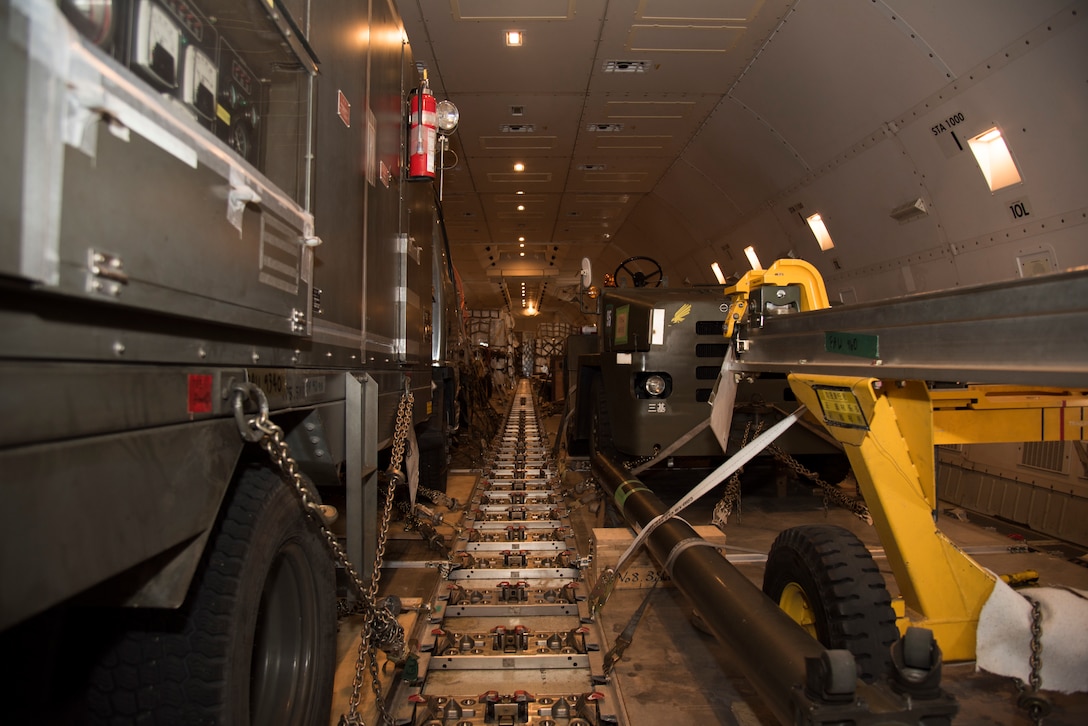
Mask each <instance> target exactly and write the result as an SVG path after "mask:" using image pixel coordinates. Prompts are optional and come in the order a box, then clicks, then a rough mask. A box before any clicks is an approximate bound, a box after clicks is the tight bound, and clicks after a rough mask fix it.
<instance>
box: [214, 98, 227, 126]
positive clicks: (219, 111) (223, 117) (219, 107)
mask: <svg viewBox="0 0 1088 726" xmlns="http://www.w3.org/2000/svg"><path fill="white" fill-rule="evenodd" d="M215 115H216V116H218V117H219V120H220V121H222V122H223V123H225V124H226V125H227V126H230V111H228V110H227V109H225V108H223V104H221V103H217V104H215Z"/></svg>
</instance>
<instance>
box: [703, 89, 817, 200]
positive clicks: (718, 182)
mask: <svg viewBox="0 0 1088 726" xmlns="http://www.w3.org/2000/svg"><path fill="white" fill-rule="evenodd" d="M683 158H684V160H685V161H686V162H687V163H689V164H691V165H692V166H694V167H696V168H698V169H699V170H700V171H701V172H702V173H703V174H704V175H706V177H707V179H708V180H710V181H711V183H712V184H714V186H716V187H717V188H719V189H721V191H722V194H723V195H725V196H726V197H727V198H729V199H730V200H732V202H733V203H735V204H736V205H737V207H738V208H739V210H740V211H741V212H742V213H744V214H747V213H749V212H750V211H751V210H752V209H755V208H756V207H758V206H759V205H761V204H763V203H764V202H766V201H767V200H769V199H771V198H773V197H774V195H775V194H776V193H777V192H778V191H779V190H781V189H783V188H786V187H789V186H791V185H793V184H796V183H797V182H798V181H799V180H800V179H801V178H802V177H803V176H804V175H805V174H806V173H808V172H809V169H807V168H806V167H805V166H804V165H803V164H802V161H801V160H800V159H799V158H797V156H795V155H794V153H793V151H792V150H791V149H790V147H789V146H788V145H787V144H784V143H783V141H782V139H781V138H779V137H778V136H776V135H775V134H774V133H773V130H772V129H771V128H769V127H768V126H767V125H766V124H764V123H763V122H762V121H760V120H759V119H758V118H756V116H754V115H753V114H752V113H751V112H750V111H748V110H747V109H746V108H744V106H742V105H741V104H740V103H737V102H735V101H726V102H723V103H722V105H720V106H719V107H718V108H717V109H716V110H715V111H714V113H713V114H711V116H710V117H709V118H708V119H707V123H706V125H705V126H704V127H703V128H702V129H701V130H700V131H699V134H698V135H697V136H696V137H695V138H694V139H693V140H692V142H691V144H690V145H689V146H688V148H687V149H686V150H685V151H684V156H683Z"/></svg>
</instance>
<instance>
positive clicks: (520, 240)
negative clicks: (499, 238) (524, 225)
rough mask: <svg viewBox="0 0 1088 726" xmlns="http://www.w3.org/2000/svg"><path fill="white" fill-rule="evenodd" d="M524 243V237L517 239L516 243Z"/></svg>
mask: <svg viewBox="0 0 1088 726" xmlns="http://www.w3.org/2000/svg"><path fill="white" fill-rule="evenodd" d="M524 241H525V238H524V237H518V242H524ZM524 246H525V245H522V247H524Z"/></svg>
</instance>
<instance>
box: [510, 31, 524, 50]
mask: <svg viewBox="0 0 1088 726" xmlns="http://www.w3.org/2000/svg"><path fill="white" fill-rule="evenodd" d="M523 40H525V35H524V33H522V32H521V31H520V30H507V31H506V44H507V45H512V46H517V45H521V42H522V41H523Z"/></svg>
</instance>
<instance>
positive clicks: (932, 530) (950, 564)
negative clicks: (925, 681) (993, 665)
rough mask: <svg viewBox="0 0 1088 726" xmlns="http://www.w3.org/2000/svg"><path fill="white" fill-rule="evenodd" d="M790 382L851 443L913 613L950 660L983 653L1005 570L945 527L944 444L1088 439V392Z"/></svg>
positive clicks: (813, 379)
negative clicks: (982, 634) (939, 468)
mask: <svg viewBox="0 0 1088 726" xmlns="http://www.w3.org/2000/svg"><path fill="white" fill-rule="evenodd" d="M789 382H790V387H791V388H792V389H793V392H794V394H795V395H796V396H797V398H798V400H800V401H801V402H802V403H804V404H805V406H807V407H808V409H809V411H810V412H811V413H812V414H814V415H816V417H817V419H818V420H819V421H820V423H822V424H823V425H824V427H825V428H826V429H827V430H828V432H830V433H831V435H832V436H834V437H835V438H836V439H837V440H838V441H840V442H841V443H842V444H843V447H844V448H845V450H846V455H847V456H848V457H849V459H850V464H851V466H852V467H853V470H854V475H855V476H856V477H857V479H858V484H859V485H860V487H861V491H862V494H863V495H864V497H865V502H866V504H868V506H869V511H870V512H871V513H872V515H873V524H874V526H875V527H876V529H877V533H878V534H879V535H880V540H881V543H882V544H883V545H884V551H885V553H886V554H887V557H888V562H889V564H890V565H891V568H892V573H893V574H894V575H895V579H896V583H897V584H898V585H899V589H900V592H901V594H902V597H903V599H904V601H905V602H906V605H907V607H908V608H910V610H911V611H913V612H912V615H915V614H916V616H917V617H914V618H912V619H909V620H908V619H901V621H900V626H901V629H905V627H906V626H907V625H921V626H923V627H927V628H930V629H931V630H932V631H933V633H934V635H935V636H936V638H937V641H938V642H939V643H940V645H941V650H942V651H943V652H944V655H945V658H946V659H947V660H949V661H959V660H972V659H974V657H975V631H976V629H977V627H978V616H979V612H980V611H981V610H982V606H983V604H984V603H985V602H986V600H987V598H989V596H990V593H991V591H992V590H993V586H994V582H995V580H996V579H997V576H996V575H995V574H994V573H992V572H990V571H988V570H986V569H984V568H983V567H981V566H980V565H979V564H978V563H977V562H975V561H974V560H973V559H972V558H971V557H970V556H968V555H967V554H966V553H965V552H963V550H961V549H960V548H958V547H957V546H956V545H955V544H954V543H952V541H951V540H949V539H948V538H947V537H946V536H945V535H944V533H942V532H941V531H940V529H938V527H937V524H936V520H937V492H936V480H935V475H934V455H933V447H934V446H935V445H937V444H961V443H1001V442H1021V441H1060V440H1065V439H1066V438H1071V439H1080V438H1081V437H1083V435H1084V427H1085V425H1086V422H1088V419H1086V417H1085V410H1086V409H1088V391H1080V390H1067V389H1040V388H1032V389H1030V390H1028V389H1024V388H1017V387H1013V386H967V387H964V388H955V389H933V390H931V389H930V388H929V387H928V386H927V385H926V384H925V383H923V382H921V381H891V380H882V379H879V378H859V377H856V376H850V377H846V376H823V375H806V374H791V375H790V377H789Z"/></svg>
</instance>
